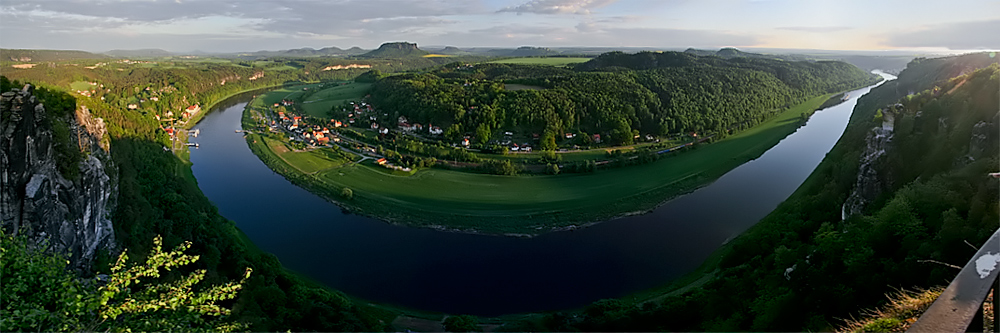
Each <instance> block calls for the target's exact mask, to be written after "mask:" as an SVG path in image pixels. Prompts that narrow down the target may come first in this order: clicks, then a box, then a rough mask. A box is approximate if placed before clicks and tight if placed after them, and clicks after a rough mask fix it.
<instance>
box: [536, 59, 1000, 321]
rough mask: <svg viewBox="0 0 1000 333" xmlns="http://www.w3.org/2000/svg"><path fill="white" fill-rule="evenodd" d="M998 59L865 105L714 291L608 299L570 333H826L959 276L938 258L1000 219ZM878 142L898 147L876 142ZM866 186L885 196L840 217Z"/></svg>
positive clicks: (888, 89) (952, 67)
mask: <svg viewBox="0 0 1000 333" xmlns="http://www.w3.org/2000/svg"><path fill="white" fill-rule="evenodd" d="M995 62H996V60H994V59H992V58H988V57H987V56H986V55H985V54H973V55H966V56H960V57H950V58H943V59H932V60H919V61H915V62H913V63H911V65H910V66H909V67H908V69H907V70H905V71H904V72H903V73H902V74H901V75H900V79H899V82H889V83H887V84H884V85H882V86H881V87H879V88H876V89H874V90H873V92H872V94H870V95H866V96H865V97H863V98H862V99H861V102H859V104H858V107H857V108H856V109H855V113H854V117H853V119H852V121H851V124H850V126H849V130H848V131H847V132H846V133H845V134H844V136H843V137H842V138H841V140H840V142H839V143H838V144H837V146H836V147H835V148H834V149H833V151H831V152H830V153H829V154H828V156H827V158H826V159H825V160H824V161H823V162H822V163H821V164H820V166H819V167H818V168H817V170H816V171H815V172H814V173H813V174H812V175H811V176H810V177H809V179H808V180H807V181H806V182H805V183H804V184H803V185H802V187H800V188H799V189H798V190H797V191H796V193H795V194H793V195H792V196H791V197H790V198H789V199H788V200H787V201H785V202H784V203H782V204H781V205H780V206H779V207H778V208H777V209H776V210H775V211H773V212H772V213H771V214H770V215H768V216H767V217H766V218H764V219H763V220H762V221H761V222H760V223H759V224H757V225H756V226H754V227H753V228H752V229H751V230H749V231H748V232H746V233H745V234H743V235H741V236H740V237H739V238H737V239H735V240H734V241H732V242H731V243H730V244H729V245H728V247H727V248H725V249H723V250H722V251H723V252H722V254H721V259H720V260H719V262H718V264H717V266H716V267H714V268H715V269H716V272H715V273H714V277H713V278H712V280H711V281H709V282H707V283H706V284H704V285H703V286H702V287H700V288H695V289H693V290H691V291H688V292H686V293H684V294H683V295H679V296H673V297H668V298H666V299H664V300H663V301H662V302H654V303H648V304H643V305H642V306H641V307H640V306H638V305H637V306H629V305H626V304H625V303H624V302H622V301H618V300H605V301H600V302H597V303H594V305H592V306H591V307H589V308H588V310H587V311H586V313H587V316H586V319H585V320H584V321H583V322H582V323H580V324H576V325H573V326H574V327H575V328H577V329H580V330H584V331H593V330H627V331H649V330H658V331H659V330H680V331H689V330H708V331H741V330H762V331H802V330H829V329H831V328H832V327H834V326H836V325H837V324H839V323H840V318H848V317H849V316H851V315H857V314H858V311H859V310H858V309H863V308H873V307H876V306H878V305H879V304H880V303H882V302H884V301H885V297H884V295H885V294H886V293H888V292H891V291H892V290H893V288H913V287H922V288H925V287H930V286H934V285H939V284H942V283H944V282H945V281H948V280H949V279H951V278H953V277H954V274H955V271H954V270H953V269H951V268H948V267H945V266H943V265H938V264H934V263H930V262H928V261H930V260H933V261H940V262H946V263H952V264H959V265H960V264H961V263H964V262H966V261H967V260H968V258H969V256H971V255H972V254H973V253H975V249H972V248H970V247H968V246H965V245H964V244H963V243H964V242H965V241H968V242H970V243H972V244H979V243H981V242H982V241H983V240H985V238H986V237H988V236H989V235H990V234H992V232H993V231H994V230H996V228H997V224H996V221H997V220H998V219H1000V212H998V211H997V206H996V202H997V201H998V200H1000V195H998V193H1000V186H998V184H997V181H996V180H994V179H991V178H989V177H987V176H986V174H987V172H995V171H996V168H997V165H998V163H1000V156H998V149H1000V146H998V138H997V134H996V133H997V132H998V130H1000V118H998V115H997V110H998V106H1000V86H998V84H1000V68H998V66H997V65H996V63H995ZM991 63H992V65H990V64H991ZM983 66H989V67H986V68H984V69H979V70H975V68H977V67H980V68H981V67H983ZM962 73H965V74H966V75H962V76H958V77H955V78H952V79H947V80H943V81H940V80H939V81H932V80H929V79H928V78H950V77H953V76H955V75H959V74H962ZM910 91H912V92H913V94H910ZM879 109H881V112H879ZM876 114H879V115H881V116H879V117H876V116H875V115H876ZM869 133H874V134H872V135H870V134H869ZM875 134H881V135H882V136H883V138H884V137H888V140H883V141H882V142H881V145H876V144H872V143H873V141H877V138H876V137H878V136H879V135H875ZM866 164H868V165H870V166H871V168H872V169H873V172H870V173H869V172H864V170H865V168H866V167H865V166H864V165H866ZM859 180H860V181H859ZM859 183H860V184H872V183H874V184H878V185H877V186H870V187H871V188H875V189H877V191H875V192H876V193H874V194H873V195H872V196H871V197H870V198H866V199H865V200H862V201H863V202H864V203H865V205H864V207H861V208H860V209H858V210H857V212H855V213H854V214H846V215H848V217H847V219H842V218H843V217H844V215H845V214H843V212H844V211H843V207H844V203H845V201H847V199H848V197H849V196H851V194H852V193H853V192H855V191H856V189H858V188H860V187H865V185H862V186H858V184H859ZM558 324H560V323H556V325H558Z"/></svg>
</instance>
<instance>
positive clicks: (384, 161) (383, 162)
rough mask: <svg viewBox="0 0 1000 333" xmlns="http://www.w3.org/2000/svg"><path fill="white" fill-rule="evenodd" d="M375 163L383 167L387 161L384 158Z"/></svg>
mask: <svg viewBox="0 0 1000 333" xmlns="http://www.w3.org/2000/svg"><path fill="white" fill-rule="evenodd" d="M375 163H378V165H385V164H386V163H388V161H386V160H385V158H380V159H378V161H375Z"/></svg>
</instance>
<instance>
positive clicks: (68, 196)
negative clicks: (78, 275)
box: [0, 85, 118, 267]
mask: <svg viewBox="0 0 1000 333" xmlns="http://www.w3.org/2000/svg"><path fill="white" fill-rule="evenodd" d="M33 92H34V87H32V86H31V85H25V86H24V88H22V89H13V90H12V91H8V92H4V93H3V94H2V98H0V114H2V117H3V124H2V125H0V167H2V168H0V180H2V182H0V220H2V226H3V227H4V229H5V230H6V232H8V233H15V234H19V233H24V234H26V235H27V237H28V238H29V239H30V240H31V242H32V243H35V244H41V243H43V242H47V243H48V245H49V249H50V250H52V251H57V252H61V253H65V254H67V256H68V257H69V259H70V262H71V265H72V266H73V267H86V266H89V265H90V264H91V263H92V261H93V259H94V258H95V256H96V255H97V252H98V250H101V249H104V250H112V251H113V250H114V248H115V237H114V228H113V227H112V224H111V220H110V216H111V213H112V211H113V210H114V207H115V200H116V198H117V192H118V184H117V169H116V168H115V167H114V166H113V165H110V163H111V158H110V154H108V152H107V151H106V149H107V148H108V141H107V139H106V135H105V133H106V130H105V129H104V122H103V120H101V119H100V118H94V117H91V116H90V113H89V112H87V111H86V110H82V111H79V110H78V113H77V119H79V120H78V121H79V122H81V123H82V124H83V125H80V124H78V121H69V124H68V125H69V132H70V134H69V135H68V136H69V142H63V143H62V144H64V145H65V144H70V145H71V146H72V147H71V148H70V149H80V150H81V151H84V152H86V154H81V155H82V158H81V161H80V162H79V163H78V164H77V165H75V166H71V167H76V168H78V170H79V173H76V174H75V175H73V176H69V177H68V178H67V176H65V175H64V174H63V173H62V172H60V169H59V163H60V162H63V163H65V161H60V159H61V158H60V154H59V152H58V151H57V147H56V146H57V145H59V144H60V143H58V142H59V140H61V139H59V138H57V134H55V133H54V131H53V127H52V126H53V125H52V124H53V122H61V121H67V120H65V119H51V118H52V117H50V115H48V114H47V112H46V110H45V107H44V106H42V105H41V104H39V101H38V99H37V98H36V97H35V96H34V95H33ZM91 133H94V134H93V135H92V134H91ZM95 135H101V136H102V137H95ZM63 139H65V137H63Z"/></svg>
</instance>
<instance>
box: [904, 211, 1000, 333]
mask: <svg viewBox="0 0 1000 333" xmlns="http://www.w3.org/2000/svg"><path fill="white" fill-rule="evenodd" d="M998 276H1000V229H997V231H996V232H994V233H993V236H991V237H990V239H989V240H987V241H986V244H983V246H982V247H980V248H979V251H978V252H976V255H975V256H973V257H972V259H971V260H969V263H967V264H965V267H962V271H960V272H958V276H955V280H952V281H951V284H949V285H948V288H947V289H945V290H944V292H942V293H941V296H938V298H937V299H936V300H935V301H934V304H931V307H930V308H928V309H927V311H926V312H924V314H923V315H921V316H920V319H918V320H917V322H915V323H913V325H912V326H910V329H908V330H907V332H982V331H983V303H984V302H985V300H986V296H987V295H988V294H989V293H990V289H991V288H992V289H993V332H1000V318H998V314H1000V311H998V310H1000V295H998V294H1000V292H998V290H1000V279H997V277H998Z"/></svg>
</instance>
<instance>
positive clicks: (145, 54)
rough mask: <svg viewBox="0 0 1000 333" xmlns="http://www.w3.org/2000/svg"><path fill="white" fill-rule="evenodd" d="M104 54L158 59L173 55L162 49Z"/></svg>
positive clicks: (118, 51) (117, 51) (112, 51)
mask: <svg viewBox="0 0 1000 333" xmlns="http://www.w3.org/2000/svg"><path fill="white" fill-rule="evenodd" d="M104 54H107V55H109V56H112V57H118V58H160V57H169V56H172V55H174V54H173V53H170V52H169V51H167V50H162V49H139V50H111V51H108V52H104Z"/></svg>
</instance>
